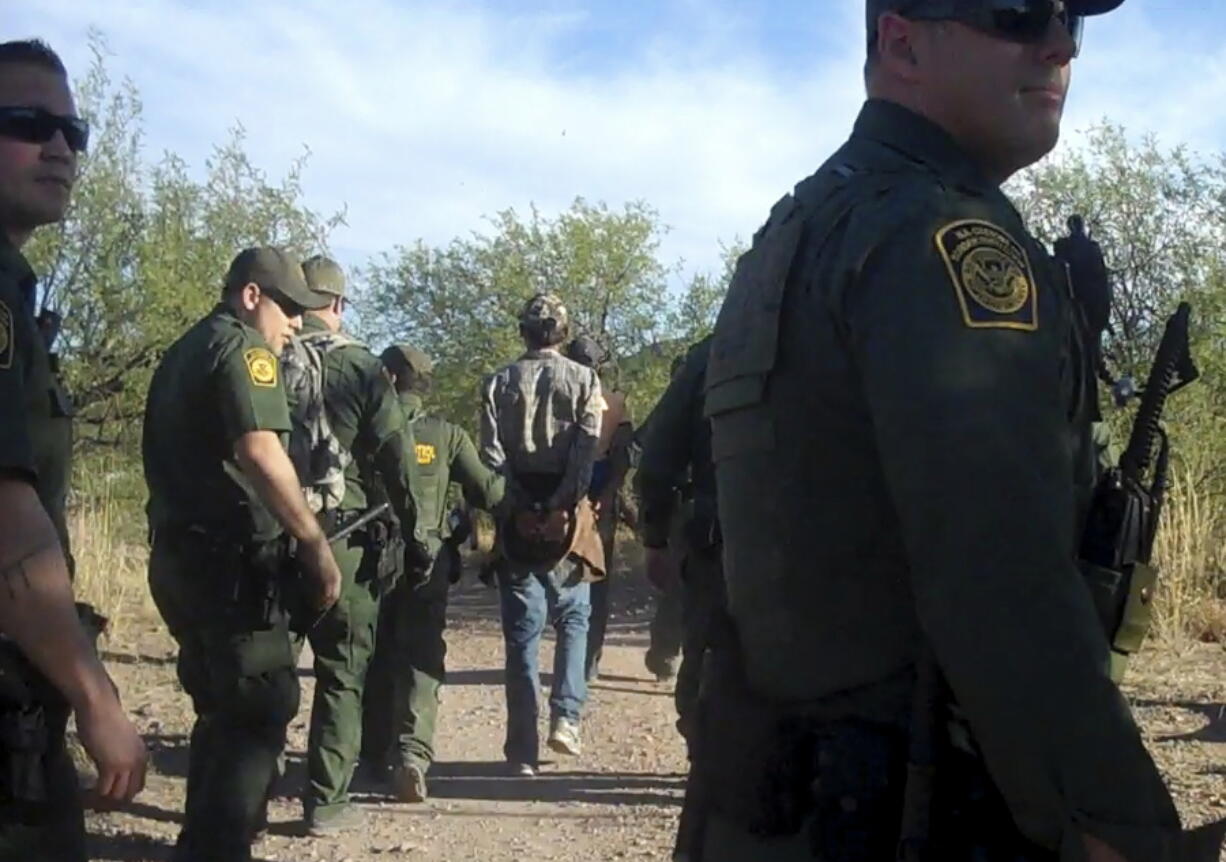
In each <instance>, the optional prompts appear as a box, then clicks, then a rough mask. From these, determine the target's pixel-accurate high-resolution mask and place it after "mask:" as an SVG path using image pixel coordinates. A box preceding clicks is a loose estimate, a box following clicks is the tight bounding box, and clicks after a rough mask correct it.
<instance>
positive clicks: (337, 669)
mask: <svg viewBox="0 0 1226 862" xmlns="http://www.w3.org/2000/svg"><path fill="white" fill-rule="evenodd" d="M332 552H333V554H334V555H335V556H336V563H337V565H338V566H339V567H340V570H341V575H342V577H343V578H344V582H343V586H342V587H341V597H340V600H339V601H338V602H337V603H336V604H335V605H334V606H333V607H332V609H331V610H330V611H328V613H327V614H326V615H324V617H323V619H321V620H320V621H319V623H318V624H317V625H316V626H315V628H314V629H312V630H311V631H310V633H309V634H308V635H307V639H308V640H309V641H310V644H311V650H312V652H314V654H315V698H314V700H313V701H312V704H311V730H310V739H309V742H308V743H307V787H306V789H305V792H304V794H303V800H302V806H303V811H304V814H305V815H306V817H307V819H308V820H309V819H311V818H315V819H317V820H326V819H328V818H329V817H332V816H334V815H336V814H338V813H339V812H341V811H342V810H344V808H345V806H346V805H348V803H349V783H350V782H351V781H352V780H353V770H354V767H356V766H357V761H358V751H359V749H360V747H361V744H362V689H363V687H364V685H365V682H366V669H367V666H368V665H369V664H370V657H371V654H372V653H373V652H374V649H375V626H376V624H377V623H378V619H379V598H378V591H377V584H376V583H375V580H374V573H375V570H376V566H377V563H378V560H377V559H376V557H377V556H378V555H377V553H376V552H373V551H372V552H367V551H365V550H364V547H363V538H362V537H361V536H360V534H359V535H355V536H353V537H351V540H350V541H349V542H347V543H346V544H345V545H344V546H343V547H341V546H337V545H333V546H332Z"/></svg>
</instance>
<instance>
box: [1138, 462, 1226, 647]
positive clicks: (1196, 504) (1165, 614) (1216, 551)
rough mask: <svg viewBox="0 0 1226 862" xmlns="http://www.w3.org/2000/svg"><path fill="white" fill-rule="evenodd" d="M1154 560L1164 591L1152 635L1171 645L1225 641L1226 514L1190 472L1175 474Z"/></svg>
mask: <svg viewBox="0 0 1226 862" xmlns="http://www.w3.org/2000/svg"><path fill="white" fill-rule="evenodd" d="M1172 479H1173V482H1172V487H1171V490H1170V492H1169V493H1168V495H1167V500H1166V504H1165V508H1164V510H1163V514H1162V525H1161V528H1160V529H1159V531H1158V542H1157V547H1156V548H1155V550H1154V556H1155V559H1156V562H1157V564H1158V569H1159V576H1160V579H1161V580H1160V589H1159V594H1158V604H1157V606H1156V609H1155V621H1154V633H1155V635H1157V637H1158V638H1159V639H1160V640H1161V641H1164V642H1166V643H1168V644H1170V645H1171V646H1173V647H1176V648H1181V647H1186V646H1187V645H1189V644H1191V643H1195V642H1197V641H1216V642H1219V643H1222V642H1226V601H1224V600H1223V597H1222V595H1221V593H1220V590H1221V588H1222V586H1223V572H1224V571H1226V542H1224V538H1223V537H1226V512H1224V511H1223V510H1222V507H1221V505H1220V502H1219V501H1217V500H1215V499H1213V498H1212V497H1210V496H1209V495H1207V494H1206V493H1205V492H1204V491H1203V490H1201V488H1200V486H1198V483H1197V482H1196V476H1195V475H1194V474H1193V472H1192V471H1191V470H1189V469H1187V468H1184V469H1181V470H1176V471H1173V475H1172Z"/></svg>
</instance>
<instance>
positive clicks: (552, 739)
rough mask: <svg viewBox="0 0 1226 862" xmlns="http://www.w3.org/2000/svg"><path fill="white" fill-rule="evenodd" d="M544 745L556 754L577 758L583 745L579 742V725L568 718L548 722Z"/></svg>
mask: <svg viewBox="0 0 1226 862" xmlns="http://www.w3.org/2000/svg"><path fill="white" fill-rule="evenodd" d="M546 744H547V745H548V746H549V747H550V748H551V749H552V750H554V751H556V752H557V753H558V754H569V755H570V756H571V757H578V756H579V754H580V753H581V752H582V750H583V744H582V743H581V742H580V741H579V723H578V722H577V721H574V720H572V719H569V718H555V719H554V720H553V721H552V722H550V726H549V740H548V742H547V743H546Z"/></svg>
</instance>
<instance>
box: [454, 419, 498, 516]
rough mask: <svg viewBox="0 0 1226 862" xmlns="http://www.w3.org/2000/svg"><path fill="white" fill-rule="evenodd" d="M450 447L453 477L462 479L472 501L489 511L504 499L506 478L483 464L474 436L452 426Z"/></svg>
mask: <svg viewBox="0 0 1226 862" xmlns="http://www.w3.org/2000/svg"><path fill="white" fill-rule="evenodd" d="M449 430H450V438H451V440H450V448H451V480H452V481H453V482H459V483H460V487H461V488H463V489H464V498H465V499H466V500H467V501H468V502H469V504H471V505H473V506H476V507H477V508H479V509H485V510H486V511H487V512H490V511H493V510H494V509H496V508H497V507H498V504H499V503H501V502H502V498H503V496H504V494H505V493H506V480H505V479H504V478H503V477H502V476H501V475H499V474H498V473H496V472H494V471H493V470H491V469H490V468H489V467H486V466H485V465H484V464H482V463H481V458H480V457H479V456H478V455H477V447H476V446H474V445H473V441H472V438H470V437H469V436H468V434H467V433H465V431H464V429H463V428H460V427H459V426H457V425H451V426H449Z"/></svg>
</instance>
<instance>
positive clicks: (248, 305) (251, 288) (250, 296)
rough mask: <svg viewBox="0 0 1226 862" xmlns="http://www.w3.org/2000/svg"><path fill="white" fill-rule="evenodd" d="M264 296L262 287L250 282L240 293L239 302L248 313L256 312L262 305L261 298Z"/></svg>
mask: <svg viewBox="0 0 1226 862" xmlns="http://www.w3.org/2000/svg"><path fill="white" fill-rule="evenodd" d="M262 295H263V292H262V291H261V290H260V286H259V285H258V284H256V283H255V282H254V281H249V282H247V283H246V284H244V285H243V287H242V289H241V290H240V291H239V292H238V300H239V303H240V304H241V305H242V307H243V308H244V309H246V310H247V311H255V308H256V306H257V305H259V304H260V297H261V296H262Z"/></svg>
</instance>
